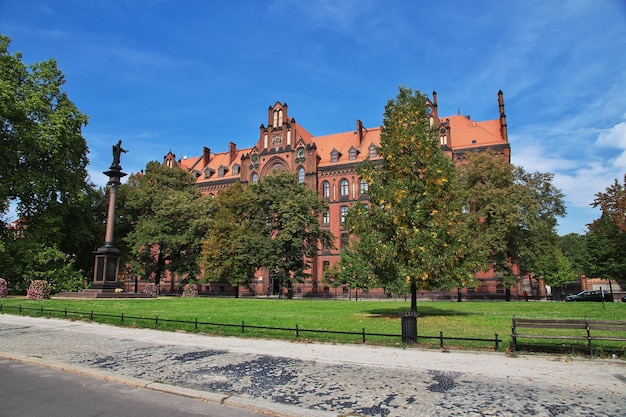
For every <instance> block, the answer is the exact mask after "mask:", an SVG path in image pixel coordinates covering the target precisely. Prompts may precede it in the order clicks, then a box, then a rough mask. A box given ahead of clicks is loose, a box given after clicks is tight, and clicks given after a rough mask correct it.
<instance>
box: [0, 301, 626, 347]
mask: <svg viewBox="0 0 626 417" xmlns="http://www.w3.org/2000/svg"><path fill="white" fill-rule="evenodd" d="M0 305H1V306H2V313H9V314H19V313H18V310H17V309H15V308H10V307H11V306H13V307H15V306H19V305H21V306H23V307H28V308H34V309H40V308H41V307H43V308H44V309H46V310H60V311H63V313H56V314H53V315H54V316H58V317H62V316H64V310H65V309H67V310H68V312H69V314H68V318H70V319H85V320H89V318H90V317H89V314H86V315H82V316H81V315H78V314H72V312H85V313H89V312H91V311H93V312H94V313H97V314H110V315H112V316H117V317H96V318H95V319H94V321H99V322H107V323H112V324H121V320H120V316H121V315H122V314H124V316H125V319H124V325H126V326H135V327H154V320H152V321H151V322H150V321H142V320H135V319H132V318H129V317H131V316H132V317H145V318H152V319H154V318H155V317H158V319H159V326H158V327H159V328H160V329H164V330H181V329H182V330H186V331H196V329H195V326H194V325H193V324H180V323H170V322H167V321H166V320H189V321H195V320H196V319H197V320H198V321H200V322H210V323H221V324H232V325H233V326H232V327H217V326H203V325H201V326H199V329H198V330H197V331H199V332H203V333H210V334H222V335H236V336H242V333H241V323H242V321H243V322H244V323H245V325H246V326H267V327H279V328H295V327H296V325H297V326H298V328H299V329H308V330H334V331H344V332H359V333H360V332H362V330H363V329H365V331H366V332H367V333H386V334H400V333H401V319H400V313H403V312H407V311H408V310H409V303H408V302H403V301H345V300H332V301H331V300H285V299H281V300H279V299H249V298H240V299H234V298H203V297H198V298H179V297H161V298H158V299H108V300H72V299H62V300H59V299H57V300H54V299H53V300H45V301H35V300H26V299H25V298H24V297H7V298H4V299H0ZM24 314H29V315H40V313H39V312H37V311H32V310H29V311H25V312H24ZM418 314H419V317H418V320H417V324H418V334H419V335H420V336H438V335H439V332H443V335H444V336H446V337H466V338H487V339H493V338H494V335H495V333H498V335H499V337H500V338H501V339H502V340H503V343H502V344H501V346H500V350H504V349H507V348H508V347H509V345H510V342H511V318H512V316H513V315H516V316H518V317H524V318H555V319H556V318H585V317H588V318H590V319H597V320H626V303H607V304H605V305H604V306H603V305H602V303H564V302H532V301H531V302H509V303H507V302H461V303H457V302H449V301H444V302H418ZM47 315H50V314H47ZM243 336H246V337H267V338H283V339H293V338H294V332H293V331H269V330H255V329H248V328H246V329H245V333H244V334H243ZM300 338H301V339H304V340H317V341H329V342H338V343H361V337H360V336H357V335H337V334H329V333H306V332H305V333H301V334H300ZM422 342H424V343H423V344H424V345H428V346H438V341H429V340H420V344H422ZM367 343H369V344H385V345H397V346H401V345H402V343H401V340H400V338H386V337H379V336H368V337H367ZM446 347H448V348H451V349H455V348H461V349H462V348H471V349H474V348H485V349H488V348H493V344H489V343H485V342H480V343H478V342H469V341H450V342H446ZM618 348H624V346H621V347H620V346H618Z"/></svg>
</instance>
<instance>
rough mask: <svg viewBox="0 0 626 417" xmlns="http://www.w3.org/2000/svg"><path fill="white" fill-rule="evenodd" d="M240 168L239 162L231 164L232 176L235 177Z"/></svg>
mask: <svg viewBox="0 0 626 417" xmlns="http://www.w3.org/2000/svg"><path fill="white" fill-rule="evenodd" d="M240 169H241V166H239V164H235V165H233V177H236V176H237V175H239V170H240Z"/></svg>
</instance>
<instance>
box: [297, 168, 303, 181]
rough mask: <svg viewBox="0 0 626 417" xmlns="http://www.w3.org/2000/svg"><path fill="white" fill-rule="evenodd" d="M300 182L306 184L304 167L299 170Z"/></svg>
mask: <svg viewBox="0 0 626 417" xmlns="http://www.w3.org/2000/svg"><path fill="white" fill-rule="evenodd" d="M298 182H299V183H301V184H302V183H303V182H304V167H300V168H298Z"/></svg>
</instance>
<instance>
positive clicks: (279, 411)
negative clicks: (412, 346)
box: [0, 351, 341, 417]
mask: <svg viewBox="0 0 626 417" xmlns="http://www.w3.org/2000/svg"><path fill="white" fill-rule="evenodd" d="M0 359H5V360H8V361H12V362H21V363H25V364H29V365H36V366H42V367H45V368H50V369H55V370H58V371H62V372H68V373H72V374H76V375H83V376H87V377H91V378H97V379H101V380H103V381H107V382H114V383H118V384H124V385H128V386H132V387H137V388H144V389H149V390H153V391H158V392H163V393H166V394H172V395H178V396H181V397H187V398H194V399H198V400H202V401H206V402H210V403H214V404H220V405H222V406H224V407H231V408H241V409H246V410H252V411H261V412H264V413H271V414H272V415H275V416H281V417H341V415H339V414H337V413H334V412H331V411H323V410H310V409H307V408H300V407H297V406H293V405H288V404H279V403H274V402H271V401H266V400H259V399H254V398H245V397H239V396H234V395H226V394H217V393H214V392H208V391H200V390H196V389H191V388H184V387H178V386H175V385H169V384H164V383H162V382H154V381H146V380H143V379H139V378H135V377H132V376H124V375H116V374H114V373H112V372H108V371H101V370H93V369H90V368H85V367H80V366H75V365H70V364H67V363H63V362H58V361H53V360H47V359H44V358H41V357H34V356H24V355H17V354H13V353H9V352H5V351H0Z"/></svg>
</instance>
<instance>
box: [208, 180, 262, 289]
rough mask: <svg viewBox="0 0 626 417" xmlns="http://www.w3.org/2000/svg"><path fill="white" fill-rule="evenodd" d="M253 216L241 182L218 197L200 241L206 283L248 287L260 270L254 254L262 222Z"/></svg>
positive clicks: (259, 237)
mask: <svg viewBox="0 0 626 417" xmlns="http://www.w3.org/2000/svg"><path fill="white" fill-rule="evenodd" d="M254 213H255V210H253V207H252V206H251V205H250V200H249V199H248V195H247V194H246V193H245V192H244V190H243V187H242V186H241V184H240V183H236V184H234V185H232V186H230V187H229V188H227V189H226V190H224V191H222V192H220V193H219V194H218V195H217V197H216V198H215V201H214V204H213V206H212V210H211V215H210V218H209V224H208V228H209V230H210V232H209V233H208V234H207V236H206V237H205V238H204V240H203V242H202V254H201V257H200V266H201V268H202V270H203V276H204V279H205V280H207V281H210V282H227V283H228V284H230V285H231V286H233V287H236V288H239V287H240V286H244V287H247V288H249V285H250V284H249V279H250V278H251V277H253V276H254V272H255V271H256V270H257V268H258V267H259V263H258V262H259V260H258V259H257V257H256V255H255V254H256V252H257V248H258V247H260V246H261V244H262V240H263V239H264V237H263V235H262V232H263V225H264V222H265V219H264V218H260V216H256V217H255V216H254ZM238 295H239V291H237V296H238Z"/></svg>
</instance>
